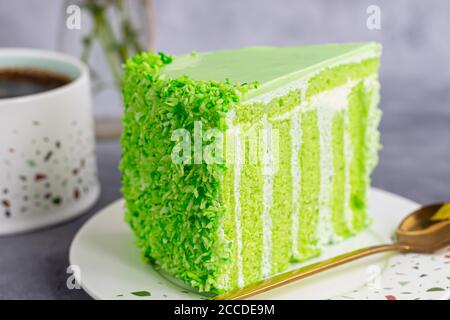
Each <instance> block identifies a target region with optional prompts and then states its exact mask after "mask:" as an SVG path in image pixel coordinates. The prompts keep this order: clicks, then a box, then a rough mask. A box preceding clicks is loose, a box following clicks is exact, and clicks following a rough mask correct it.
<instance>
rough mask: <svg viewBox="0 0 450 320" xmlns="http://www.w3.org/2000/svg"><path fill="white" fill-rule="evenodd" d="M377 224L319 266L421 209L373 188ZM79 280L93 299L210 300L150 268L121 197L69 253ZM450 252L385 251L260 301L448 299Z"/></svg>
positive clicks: (334, 249) (332, 250)
mask: <svg viewBox="0 0 450 320" xmlns="http://www.w3.org/2000/svg"><path fill="white" fill-rule="evenodd" d="M369 207H370V214H371V216H372V218H373V220H374V223H373V224H372V226H371V227H370V228H369V229H368V230H366V231H364V232H363V233H361V234H360V235H358V236H356V237H353V238H351V239H348V240H346V241H344V242H342V243H340V244H338V245H333V246H330V247H328V248H326V249H325V250H324V251H323V254H322V255H321V256H320V257H319V258H317V259H314V260H310V261H308V262H307V263H303V264H297V265H295V266H294V267H298V266H300V265H305V264H309V263H313V262H316V261H319V260H322V259H325V258H328V257H332V256H335V255H337V254H340V253H344V252H347V251H351V250H354V249H357V248H361V247H364V246H368V245H374V244H380V243H385V242H388V241H390V238H391V236H392V234H393V231H394V230H395V228H396V226H397V225H398V224H399V222H400V221H401V220H402V218H403V217H404V216H405V215H406V214H408V213H410V212H411V211H413V210H414V209H416V208H417V207H418V204H417V203H414V202H412V201H410V200H407V199H405V198H402V197H400V196H397V195H394V194H392V193H388V192H386V191H382V190H379V189H372V190H371V191H370V195H369ZM70 263H71V264H72V265H75V266H77V267H79V269H78V270H79V271H80V272H79V273H75V274H76V275H77V280H78V281H79V283H81V286H82V287H83V289H84V290H85V291H86V292H87V293H88V294H89V295H90V296H92V297H93V298H95V299H205V297H204V296H202V295H200V294H198V293H196V292H193V291H192V290H190V289H189V288H186V287H185V286H184V285H182V284H181V283H180V282H178V281H177V280H176V279H174V278H171V277H170V276H168V275H165V274H162V273H160V272H158V271H156V270H155V269H154V268H153V267H152V266H150V265H148V264H145V263H144V262H143V261H142V259H141V256H140V253H139V250H138V249H137V247H136V246H135V244H134V237H133V234H132V233H131V230H130V228H129V227H128V225H127V224H126V223H125V222H124V221H123V200H118V201H116V202H114V203H112V204H111V205H109V206H108V207H106V208H104V209H103V210H101V211H100V212H99V213H98V214H97V215H95V216H93V217H92V218H91V219H90V220H89V221H88V222H86V224H85V225H84V226H83V227H82V228H81V229H80V231H79V232H78V234H77V235H76V236H75V238H74V240H73V242H72V246H71V248H70ZM449 286H450V247H449V248H446V249H444V250H441V251H440V252H437V253H435V254H433V255H418V254H405V255H399V254H379V255H376V256H372V257H368V258H366V259H363V260H360V261H356V262H353V263H350V264H347V265H344V266H341V267H338V268H336V269H333V270H330V271H326V272H324V273H321V274H318V275H315V276H313V277H311V278H307V279H305V280H302V281H299V282H296V283H293V284H290V285H288V286H285V287H282V288H279V289H275V290H273V291H271V292H268V293H264V294H262V295H259V296H257V297H256V298H258V299H388V300H394V299H449V298H450V287H449Z"/></svg>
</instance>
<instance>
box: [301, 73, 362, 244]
mask: <svg viewBox="0 0 450 320" xmlns="http://www.w3.org/2000/svg"><path fill="white" fill-rule="evenodd" d="M354 86H355V82H354V81H349V82H348V83H347V84H346V85H344V86H341V87H338V88H336V89H333V90H330V91H327V92H323V93H320V94H318V95H315V96H313V97H312V98H311V101H310V103H311V105H312V106H313V107H315V108H317V119H318V127H319V131H320V140H319V145H320V193H319V220H318V226H317V235H318V242H319V245H326V244H329V243H333V242H337V241H339V240H340V237H338V235H336V233H335V232H334V228H333V224H332V214H333V213H332V211H331V207H330V201H331V195H332V191H333V183H332V182H333V175H334V167H333V163H334V162H333V117H334V115H335V113H336V112H337V111H338V110H342V109H347V107H348V96H349V94H350V91H351V90H352V88H353V87H354Z"/></svg>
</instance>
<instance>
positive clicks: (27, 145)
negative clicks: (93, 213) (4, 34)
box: [0, 48, 100, 235]
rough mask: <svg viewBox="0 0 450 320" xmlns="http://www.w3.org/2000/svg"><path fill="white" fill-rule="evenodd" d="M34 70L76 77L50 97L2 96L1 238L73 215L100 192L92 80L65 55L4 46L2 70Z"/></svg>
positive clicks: (0, 55) (0, 60)
mask: <svg viewBox="0 0 450 320" xmlns="http://www.w3.org/2000/svg"><path fill="white" fill-rule="evenodd" d="M14 67H16V68H34V69H41V70H46V71H50V72H55V73H60V74H64V75H66V76H68V77H69V78H70V79H72V80H71V81H70V82H69V83H68V84H65V85H63V86H61V87H58V88H55V89H51V90H48V91H45V92H41V93H36V94H31V95H25V96H20V97H13V98H4V99H0V234H3V235H4V234H11V233H17V232H22V231H29V230H32V229H37V228H41V227H45V226H49V225H52V224H56V223H60V222H62V221H65V220H68V219H70V218H73V217H75V216H77V215H79V214H81V213H83V212H84V211H85V210H87V209H88V208H89V207H90V206H91V205H93V204H94V203H95V201H96V200H97V198H98V196H99V192H100V188H99V183H98V179H97V168H96V159H95V153H94V149H95V137H94V129H93V115H92V106H91V94H90V80H89V73H88V69H87V68H86V66H85V65H84V64H83V63H82V62H80V61H79V60H77V59H76V58H73V57H70V56H68V55H64V54H59V53H54V52H47V51H40V50H34V49H14V48H11V49H9V48H1V49H0V69H3V68H14Z"/></svg>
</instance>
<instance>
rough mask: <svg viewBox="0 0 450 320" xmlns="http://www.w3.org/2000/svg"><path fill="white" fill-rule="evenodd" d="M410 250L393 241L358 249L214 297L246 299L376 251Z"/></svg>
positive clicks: (217, 298)
mask: <svg viewBox="0 0 450 320" xmlns="http://www.w3.org/2000/svg"><path fill="white" fill-rule="evenodd" d="M409 250H410V247H409V246H408V245H404V244H400V243H393V244H386V245H379V246H373V247H368V248H363V249H357V250H355V251H351V252H348V253H344V254H341V255H339V256H336V257H333V258H330V259H328V260H324V261H320V262H317V263H314V264H311V265H307V266H304V267H301V268H299V269H295V270H291V271H287V272H285V273H281V274H277V275H275V276H273V277H271V278H267V279H265V280H263V281H260V282H257V283H254V284H251V285H248V286H246V287H243V288H241V289H238V290H236V291H232V292H229V293H225V294H222V295H218V296H216V297H214V298H213V299H214V300H241V299H246V298H249V297H251V296H254V295H256V294H260V293H263V292H266V291H269V290H272V289H274V288H278V287H281V286H283V285H286V284H288V283H291V282H294V281H297V280H300V279H303V278H306V277H309V276H311V275H314V274H316V273H319V272H322V271H325V270H328V269H331V268H334V267H337V266H340V265H342V264H344V263H347V262H351V261H354V260H356V259H360V258H363V257H367V256H370V255H373V254H376V253H381V252H386V251H401V252H407V251H409Z"/></svg>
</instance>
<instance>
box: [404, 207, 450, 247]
mask: <svg viewBox="0 0 450 320" xmlns="http://www.w3.org/2000/svg"><path fill="white" fill-rule="evenodd" d="M443 205H445V203H438V204H432V205H428V206H424V207H421V208H420V209H418V210H416V211H414V212H412V213H411V214H409V215H408V216H407V217H406V218H405V219H403V221H402V222H401V223H400V225H399V227H398V228H397V230H396V236H397V241H398V242H399V243H401V244H405V245H407V246H409V247H410V250H409V251H414V252H421V253H432V252H434V251H436V250H438V249H440V248H441V247H443V246H445V245H446V244H449V243H450V220H440V221H433V220H432V217H433V216H434V215H435V214H436V212H437V211H438V210H439V209H440V208H442V206H443Z"/></svg>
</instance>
